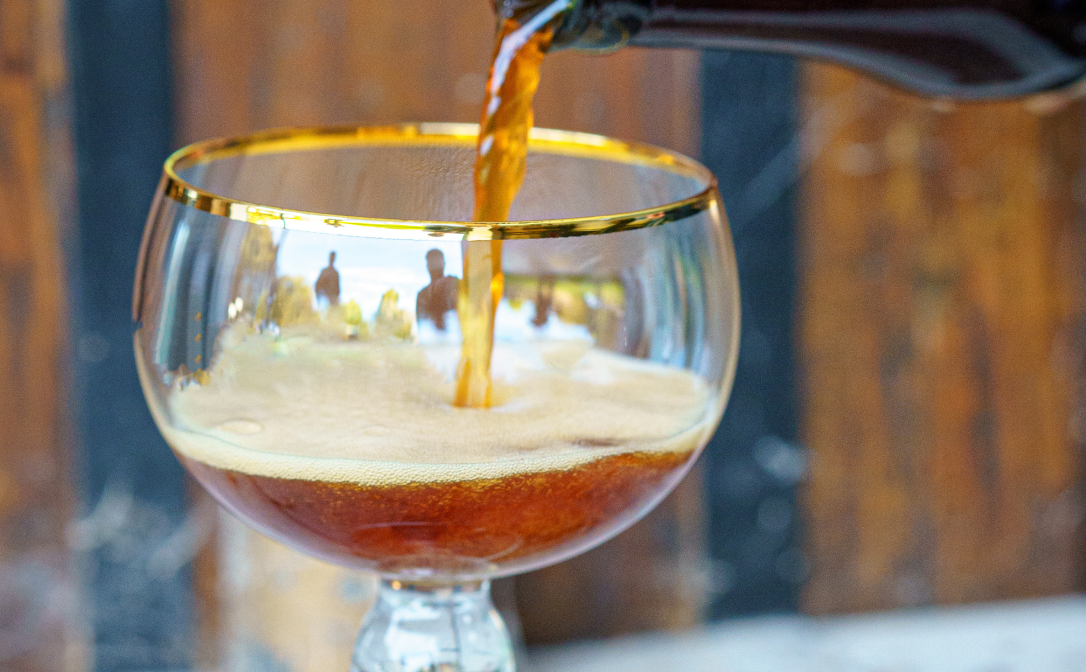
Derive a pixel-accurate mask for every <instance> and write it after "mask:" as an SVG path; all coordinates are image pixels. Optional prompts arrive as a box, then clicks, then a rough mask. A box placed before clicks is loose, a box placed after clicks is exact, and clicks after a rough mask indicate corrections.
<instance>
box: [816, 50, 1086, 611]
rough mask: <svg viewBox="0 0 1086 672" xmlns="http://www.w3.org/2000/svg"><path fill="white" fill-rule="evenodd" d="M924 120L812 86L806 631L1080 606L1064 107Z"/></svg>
mask: <svg viewBox="0 0 1086 672" xmlns="http://www.w3.org/2000/svg"><path fill="white" fill-rule="evenodd" d="M1068 94H1069V95H1068V96H1066V97H1064V96H1061V95H1057V94H1049V95H1045V96H1038V97H1035V98H1033V99H1030V100H1026V101H1021V102H1006V103H985V104H960V105H957V106H955V105H952V104H950V103H946V102H940V101H935V102H933V101H925V100H921V99H919V98H916V97H913V96H909V95H906V94H903V93H901V92H899V91H896V90H894V89H891V88H889V87H887V86H884V85H882V84H879V83H876V82H874V81H872V80H869V79H866V78H863V77H861V76H859V75H856V74H855V73H852V72H848V71H845V70H842V69H839V68H833V67H829V66H810V67H808V68H807V70H806V81H805V84H804V91H803V98H802V100H803V105H804V107H805V121H804V124H805V125H804V143H805V144H804V156H803V161H804V162H805V163H806V166H805V168H806V172H805V179H804V183H803V192H804V199H803V201H802V205H801V208H800V213H799V219H798V221H799V222H800V225H799V226H800V229H799V230H800V234H799V235H800V243H799V244H800V249H799V255H798V258H799V259H800V274H799V277H800V280H799V291H800V297H799V301H798V305H799V306H800V315H799V317H798V327H799V329H798V334H799V335H798V343H797V348H798V351H799V352H798V356H799V359H800V364H801V367H802V376H801V379H800V380H801V381H802V382H801V385H802V389H801V396H800V398H801V399H802V403H803V408H804V410H803V415H802V417H801V427H802V434H803V441H804V443H805V444H806V446H807V447H808V448H809V449H810V451H811V454H812V470H811V475H810V481H809V483H808V486H807V488H806V502H805V504H806V506H805V511H806V516H807V527H806V530H805V535H806V538H807V548H808V555H809V561H810V563H811V575H810V578H809V580H808V582H807V585H806V589H805V607H806V609H807V610H809V611H812V612H816V613H822V612H840V611H862V610H870V609H887V608H892V607H898V606H912V605H921V604H933V603H938V604H946V603H958V602H971V601H978V600H992V599H1008V598H1020V597H1029V596H1038V595H1052V594H1058V593H1062V592H1067V591H1073V590H1081V589H1082V587H1083V578H1084V575H1083V559H1084V557H1083V556H1084V551H1086V545H1084V544H1083V536H1082V533H1083V526H1082V522H1083V516H1084V510H1083V505H1084V502H1083V494H1084V493H1083V471H1082V469H1083V464H1082V446H1083V440H1084V435H1083V431H1084V426H1083V419H1084V416H1083V410H1084V408H1083V401H1084V398H1083V390H1084V387H1083V382H1084V379H1083V355H1084V353H1086V341H1084V336H1086V331H1084V328H1086V323H1084V312H1083V307H1084V301H1086V294H1084V289H1086V283H1084V279H1086V278H1084V274H1083V270H1084V264H1086V245H1084V240H1083V233H1084V232H1083V219H1082V216H1083V209H1082V205H1083V199H1084V196H1086V191H1084V187H1086V181H1084V176H1086V173H1084V172H1083V169H1084V167H1086V163H1084V158H1086V153H1084V149H1086V148H1084V146H1083V142H1084V140H1086V136H1084V134H1083V131H1084V123H1086V117H1084V113H1086V106H1084V105H1083V103H1082V101H1081V100H1079V99H1078V98H1076V97H1074V96H1077V95H1079V92H1068Z"/></svg>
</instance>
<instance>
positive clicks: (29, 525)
mask: <svg viewBox="0 0 1086 672" xmlns="http://www.w3.org/2000/svg"><path fill="white" fill-rule="evenodd" d="M63 19H64V3H63V2H60V1H59V0H0V428H2V431H0V668H2V669H4V670H11V671H12V672H39V671H40V672H46V671H48V670H74V669H79V667H80V663H81V658H80V647H79V644H80V642H79V639H78V637H76V636H74V635H78V632H77V630H76V628H75V625H76V624H75V622H74V619H73V616H74V615H75V613H76V606H77V605H76V601H75V590H74V586H73V585H72V581H73V578H74V577H72V576H71V575H70V571H69V570H70V562H69V559H68V553H67V547H66V545H65V528H66V526H67V524H68V522H69V518H70V516H71V512H72V503H73V501H72V500H73V498H72V490H71V479H70V473H69V469H70V464H69V457H70V453H69V449H70V445H69V439H70V431H69V424H68V418H67V404H66V402H67V398H66V394H65V390H66V387H67V383H68V377H67V374H68V370H67V364H66V361H67V360H66V353H67V339H68V330H67V319H66V305H65V273H64V265H63V260H62V255H61V247H60V246H61V238H62V237H63V236H64V235H65V234H66V233H68V230H67V228H66V226H65V224H64V223H63V222H62V218H64V217H67V216H69V215H70V214H71V213H70V211H69V207H70V204H71V199H70V196H71V193H70V190H71V187H72V183H71V174H72V156H71V147H70V142H69V137H70V136H69V119H68V116H67V114H66V110H65V108H64V105H63V103H64V101H65V100H66V90H67V85H68V82H67V72H66V68H65V64H64V51H63V27H64V24H63Z"/></svg>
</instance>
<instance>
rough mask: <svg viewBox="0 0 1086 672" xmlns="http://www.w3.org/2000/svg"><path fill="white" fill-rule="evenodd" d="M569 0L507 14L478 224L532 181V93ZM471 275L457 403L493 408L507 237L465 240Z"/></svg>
mask: <svg viewBox="0 0 1086 672" xmlns="http://www.w3.org/2000/svg"><path fill="white" fill-rule="evenodd" d="M568 6H569V0H555V1H552V2H549V3H542V7H541V8H540V7H538V6H536V5H535V4H533V5H532V6H531V7H530V8H529V9H526V10H525V11H523V12H520V13H517V14H515V15H514V16H512V17H508V18H505V19H503V20H502V22H501V25H500V26H499V29H498V35H497V39H496V40H495V47H494V56H493V59H492V60H491V65H490V77H489V79H488V80H487V85H486V97H485V98H484V100H483V112H482V120H481V122H480V127H479V143H478V149H477V154H476V158H475V212H474V220H475V221H477V222H502V221H506V220H507V219H508V218H509V209H510V207H511V206H512V205H513V200H514V199H515V198H516V196H517V192H518V191H519V190H520V186H521V183H522V182H523V181H524V169H525V164H526V163H527V154H528V132H529V131H530V130H531V128H532V98H533V97H534V96H535V92H536V89H537V88H538V86H539V68H540V66H541V65H542V63H543V56H544V55H545V54H546V53H547V49H548V48H549V47H550V45H551V39H552V38H553V36H554V29H555V27H556V26H557V24H558V23H559V21H560V20H561V17H562V15H563V13H564V12H565V11H566V9H567V8H568ZM463 256H464V277H463V279H462V280H461V281H460V296H459V298H458V301H457V312H458V314H459V320H460V334H461V343H462V345H461V353H460V364H459V367H458V369H457V381H456V396H455V398H454V400H453V403H454V404H455V405H456V406H461V407H468V408H487V407H489V406H490V402H491V387H492V382H491V377H490V355H491V351H492V350H493V348H494V315H495V313H496V311H497V309H498V303H499V302H500V301H501V298H502V293H503V291H504V277H503V275H502V241H501V239H500V238H499V239H494V240H481V241H470V242H464V243H463Z"/></svg>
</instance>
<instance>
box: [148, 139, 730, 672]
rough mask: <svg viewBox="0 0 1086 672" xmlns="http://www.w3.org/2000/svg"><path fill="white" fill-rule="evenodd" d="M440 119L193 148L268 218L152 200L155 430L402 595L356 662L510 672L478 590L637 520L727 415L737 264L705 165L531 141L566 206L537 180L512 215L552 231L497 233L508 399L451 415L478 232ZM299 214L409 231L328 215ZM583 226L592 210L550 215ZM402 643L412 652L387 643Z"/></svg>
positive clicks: (288, 532)
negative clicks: (291, 141)
mask: <svg viewBox="0 0 1086 672" xmlns="http://www.w3.org/2000/svg"><path fill="white" fill-rule="evenodd" d="M427 129H428V130H427V131H426V132H420V130H419V129H418V128H417V127H411V128H409V129H407V130H405V131H401V132H399V133H398V134H396V133H394V134H393V135H392V136H391V137H388V136H382V135H381V133H382V132H383V133H388V130H387V129H385V130H384V131H381V130H380V129H378V131H375V132H374V133H376V134H377V136H376V137H377V139H378V140H379V141H375V140H374V139H373V138H368V137H367V136H366V135H365V133H364V131H359V132H355V131H352V132H351V133H344V135H343V137H342V138H341V139H339V140H338V141H337V142H333V143H331V144H324V145H321V144H320V143H316V142H308V143H298V144H296V145H294V146H291V147H286V148H284V147H278V148H276V147H275V146H274V143H271V142H268V141H266V140H258V141H252V142H253V144H252V146H251V148H250V150H249V151H248V152H243V153H240V154H239V153H236V152H234V151H221V152H218V153H217V152H216V151H214V149H212V150H211V151H207V150H206V149H205V150H203V151H202V152H201V151H194V152H192V153H191V155H187V154H184V153H182V154H181V158H180V159H178V163H177V170H178V172H179V174H180V175H181V178H183V179H187V180H189V181H190V182H195V183H197V186H199V187H202V188H204V189H207V190H208V191H211V192H217V193H221V194H226V195H227V196H230V197H233V198H236V199H238V200H239V201H240V200H248V201H251V202H255V203H263V204H264V205H261V206H248V205H245V204H244V203H242V204H239V205H238V206H236V207H220V208H219V210H220V211H226V212H230V213H239V212H243V213H245V219H246V221H239V219H232V218H228V217H225V216H221V215H218V214H211V212H208V211H207V210H212V211H214V210H215V208H216V207H218V206H215V205H214V202H213V201H211V200H210V199H205V201H195V202H193V201H191V199H190V200H189V201H188V202H184V201H186V199H187V198H188V196H187V195H186V194H187V193H194V192H185V193H182V195H181V196H175V197H174V198H173V199H171V198H168V197H163V198H160V199H159V201H158V202H157V203H156V206H155V209H154V212H153V213H152V217H151V220H150V221H151V223H150V225H149V227H148V231H147V235H146V240H145V246H144V254H143V256H142V259H141V264H140V275H139V282H138V285H137V290H136V306H135V313H136V318H137V320H138V322H137V325H138V328H137V330H136V334H135V342H136V352H137V359H138V361H139V364H140V370H141V377H142V381H143V384H144V388H145V391H146V393H147V397H148V401H149V404H150V406H151V408H152V411H153V413H154V415H155V419H156V421H157V423H158V425H159V427H160V429H161V430H162V432H163V434H164V435H165V436H166V438H167V440H168V442H169V443H170V445H171V446H172V447H173V449H174V451H175V452H176V453H177V454H178V456H179V458H180V459H181V460H182V462H183V463H184V464H185V465H186V466H187V467H188V469H189V470H190V471H191V472H192V473H193V474H194V475H195V476H196V477H197V478H198V479H199V480H200V482H201V483H202V484H203V485H204V486H205V487H206V488H207V489H208V490H209V491H211V492H212V493H213V494H214V495H215V497H216V498H217V499H218V500H219V501H220V502H221V503H222V504H223V505H224V506H226V507H227V508H228V509H230V510H231V511H233V512H234V513H235V514H237V515H238V516H239V517H240V518H241V519H243V520H245V521H246V522H248V523H249V524H250V525H252V526H254V527H256V528H257V529H259V530H261V531H263V532H265V533H267V534H268V535H270V536H272V537H274V538H276V539H279V540H282V541H283V542H285V543H287V544H289V545H292V546H294V547H296V548H299V549H301V550H303V551H305V552H307V553H309V554H311V555H314V556H316V557H319V558H323V559H326V560H329V561H332V562H335V563H338V564H341V565H344V566H348V567H356V568H359V569H367V570H371V571H375V572H378V573H380V574H381V575H382V577H383V578H384V579H385V584H384V589H383V590H382V592H381V597H380V598H379V599H378V603H377V606H376V607H375V609H374V610H373V612H371V615H370V616H369V617H368V619H367V623H368V625H367V626H366V628H365V629H364V631H363V634H362V636H361V637H360V639H359V644H358V648H357V650H356V660H355V663H356V666H357V669H370V666H369V663H368V662H367V661H371V660H378V659H387V658H388V657H389V656H392V657H395V656H397V655H401V654H402V655H404V656H407V655H409V654H410V655H411V656H416V655H417V656H422V658H420V659H419V660H423V659H425V660H428V661H430V663H428V664H433V665H438V664H442V665H445V664H447V665H455V666H454V667H451V668H449V669H463V670H467V669H480V670H482V669H510V665H511V662H510V659H509V647H508V640H507V637H506V635H505V634H504V629H503V627H502V626H501V624H500V620H498V619H497V617H496V614H495V612H493V610H492V608H491V607H490V606H489V602H488V600H487V597H486V583H485V582H486V580H487V579H489V578H491V577H495V576H502V575H508V574H513V573H516V572H522V571H526V570H529V569H533V568H536V567H540V566H542V565H545V564H549V563H552V562H556V561H558V560H561V559H563V558H566V557H569V556H571V555H573V554H576V553H579V552H581V551H583V550H585V549H587V548H589V547H591V546H593V545H595V544H598V543H600V542H602V541H603V540H605V539H607V538H609V537H610V536H613V535H614V534H616V533H618V532H619V531H621V530H622V529H624V528H625V527H627V526H629V525H630V524H632V523H633V522H634V521H635V520H637V519H638V518H639V517H640V516H642V515H643V514H644V513H645V512H646V511H647V510H648V509H650V508H651V507H652V506H653V505H654V504H655V503H656V502H658V501H659V500H660V499H661V498H662V497H663V496H664V495H665V494H666V493H667V492H668V491H669V490H670V488H671V487H672V486H674V484H675V483H676V482H677V481H678V479H679V478H681V477H682V475H683V474H684V473H685V471H686V469H687V468H688V467H689V465H690V464H691V462H692V461H693V459H694V458H695V457H696V455H697V453H698V451H699V450H700V449H701V447H702V446H703V445H704V443H705V441H706V440H707V439H708V437H709V436H710V434H711V432H712V430H713V429H714V427H715V425H716V423H717V421H718V420H719V417H720V413H721V410H722V408H723V403H724V399H725V397H726V394H727V390H728V387H729V386H730V382H731V374H732V370H733V367H734V358H735V348H736V333H737V327H738V324H737V306H738V299H737V287H736V282H735V266H734V259H733V257H732V251H731V247H730V241H729V239H728V236H727V231H726V228H725V226H724V222H723V220H722V215H721V210H720V207H719V204H718V203H717V201H716V192H715V189H713V188H712V182H711V177H710V176H709V175H708V174H707V173H706V172H705V171H704V169H702V168H700V166H697V164H694V163H693V162H691V161H689V160H687V159H683V158H681V157H675V156H673V155H670V154H666V153H663V152H660V151H658V150H651V149H647V148H637V147H628V146H624V145H620V144H619V143H609V141H605V140H604V139H600V138H591V142H588V141H587V140H588V136H576V135H572V134H570V135H568V136H561V137H559V138H557V139H552V140H551V141H549V142H548V141H541V140H537V141H536V142H535V143H534V144H533V146H532V153H531V154H530V157H529V171H528V180H527V182H526V183H527V184H544V185H548V187H549V190H548V191H542V192H540V191H536V192H534V193H533V192H532V190H531V189H526V193H525V194H523V195H522V197H521V198H520V199H519V200H518V201H517V206H516V207H515V208H514V213H513V214H514V216H515V217H517V218H518V219H519V220H521V221H536V222H542V223H541V224H538V225H535V224H533V225H524V226H520V227H519V228H518V225H517V224H515V223H511V224H506V225H501V226H499V227H497V228H496V229H495V230H493V231H491V232H490V233H488V234H487V235H496V234H497V235H502V236H505V237H506V238H507V240H506V241H505V245H504V248H505V249H504V252H503V255H504V261H503V263H504V269H505V284H504V289H503V294H502V296H501V301H500V304H499V306H498V310H497V314H496V320H495V348H494V353H493V358H492V370H491V374H492V376H493V379H494V388H493V398H494V402H495V403H494V406H493V407H492V408H490V409H476V408H460V407H456V406H454V405H453V404H452V399H453V395H454V387H455V382H456V381H455V374H456V367H457V364H458V361H459V357H460V335H459V329H458V328H457V313H456V304H457V293H458V283H459V281H458V279H457V278H458V276H459V275H460V274H461V272H462V258H461V254H462V245H461V241H463V240H464V239H465V237H466V236H474V235H479V234H480V231H479V230H475V229H472V228H470V227H467V226H464V225H458V224H456V222H457V221H458V220H460V219H462V218H463V217H464V216H465V215H464V206H465V202H464V201H463V200H461V197H460V195H461V194H462V195H463V197H464V198H465V199H467V201H468V202H467V203H466V205H467V207H468V208H470V189H465V188H464V182H465V181H467V182H468V184H470V171H471V167H472V158H473V143H474V137H475V136H474V129H473V128H467V129H462V128H460V127H437V128H436V129H435V127H432V126H430V127H427ZM325 142H326V143H327V142H328V141H327V140H325ZM262 143H264V144H262ZM265 144H266V145H271V146H265ZM273 150H277V151H273ZM288 150H289V151H288ZM190 157H192V158H190ZM434 166H439V167H440V168H441V170H435V169H434ZM420 174H424V175H426V176H427V178H426V179H425V180H420V179H419V178H418V175H420ZM268 175H275V176H277V177H276V179H275V180H272V181H270V180H268V179H266V178H267V176H268ZM327 175H336V176H337V179H336V180H327V179H318V177H320V176H327ZM271 184H274V188H273V187H272V186H269V185H271ZM556 195H560V196H561V198H557V197H556ZM178 201H182V202H178ZM183 202H184V203H183ZM197 206H201V207H203V209H201V207H197ZM291 207H293V208H297V209H298V210H299V211H306V212H320V211H326V212H346V213H352V212H356V213H359V214H367V215H371V216H385V217H388V218H390V219H392V218H395V219H397V220H399V221H398V222H387V221H386V222H377V221H368V222H354V223H350V222H347V223H345V222H344V220H345V219H346V216H339V217H337V218H335V219H332V218H327V217H326V218H325V219H324V220H322V221H319V222H316V223H310V222H308V221H307V220H305V219H304V216H303V215H302V214H299V213H294V212H291V211H285V210H286V209H287V208H291ZM276 208H281V209H283V210H280V211H277V210H276ZM631 211H632V212H633V214H628V215H621V216H615V217H603V218H601V219H592V217H594V216H599V215H609V214H611V213H629V212H631ZM254 213H255V214H254ZM269 213H271V214H269ZM468 214H470V212H469V213H468ZM569 216H581V217H582V219H580V220H577V221H576V222H569V221H567V222H560V223H557V224H555V225H553V226H552V225H551V224H550V223H549V222H548V220H552V219H553V218H555V217H569ZM239 217H240V215H239ZM321 217H324V216H321ZM438 220H444V221H445V222H446V223H445V224H434V223H432V222H435V221H438ZM669 220H671V221H669ZM412 222H419V223H417V224H413V223H412ZM428 222H429V223H428ZM647 224H657V225H658V224H663V225H662V226H647ZM495 232H496V234H495ZM587 234H592V235H587ZM331 250H335V251H334V252H332V251H331ZM412 297H414V298H415V303H414V306H413V310H412V306H411V304H410V300H411V298H412ZM420 604H421V605H424V606H426V608H427V609H429V610H430V611H428V612H426V613H431V614H438V615H440V614H446V615H447V618H446V617H445V616H441V617H438V616H434V617H432V618H429V620H427V619H426V618H423V617H421V616H419V613H421V612H418V610H417V609H416V610H415V611H412V609H414V607H411V605H415V606H416V607H417V606H418V605H420ZM410 614H415V615H414V616H410ZM461 617H463V618H465V619H467V620H466V621H464V622H463V623H460V622H458V621H457V620H456V619H458V618H461ZM413 618H414V619H415V620H412V619H413ZM418 619H422V620H421V621H420V620H418ZM450 619H451V620H450ZM469 622H470V623H469ZM450 624H452V625H450ZM450 627H451V628H452V630H449V628H450ZM397 628H400V629H401V630H397ZM403 628H406V629H407V630H410V631H411V632H412V633H414V634H413V635H412V637H415V639H411V638H407V639H403V638H399V639H398V638H397V636H393V635H394V633H396V632H407V630H402V629H403ZM465 632H470V633H472V634H471V637H469V638H468V639H463V638H462V637H461V635H463V633H465ZM419 633H423V634H419ZM450 633H452V634H450ZM456 633H460V635H456ZM454 635H456V636H454ZM418 637H422V639H418ZM449 637H452V638H453V639H452V640H449V639H448V638H449ZM409 640H410V642H413V643H410V644H409V643H407V642H408V641H409ZM468 640H470V642H475V644H471V643H470V642H469V641H468ZM449 641H452V642H453V643H452V644H449V643H448V642H449ZM442 642H445V643H442ZM375 647H376V648H375ZM388 647H392V648H393V649H396V650H395V651H390V650H389V648H388ZM397 647H400V648H397ZM450 647H451V648H450ZM427 652H429V653H427ZM442 652H444V653H442ZM426 656H429V658H427V657H426ZM443 661H444V662H443ZM472 661H475V662H472ZM404 669H430V668H427V667H426V666H425V665H422V664H421V663H420V664H419V666H417V667H409V668H404Z"/></svg>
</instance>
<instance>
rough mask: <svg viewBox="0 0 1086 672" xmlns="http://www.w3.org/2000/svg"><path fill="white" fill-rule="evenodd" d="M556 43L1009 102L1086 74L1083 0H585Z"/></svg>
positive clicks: (579, 2) (1085, 7) (579, 0)
mask: <svg viewBox="0 0 1086 672" xmlns="http://www.w3.org/2000/svg"><path fill="white" fill-rule="evenodd" d="M554 43H555V47H554V48H563V47H572V48H575V49H579V50H588V51H601V50H604V51H606V50H613V49H617V48H620V47H622V46H625V45H626V44H631V45H635V46H649V47H655V46H659V47H695V48H723V49H737V50H746V51H767V52H777V53H787V54H792V55H796V56H807V57H812V58H820V59H824V60H829V61H834V62H837V63H841V64H844V65H849V66H852V67H855V68H858V69H860V70H863V71H865V72H867V73H869V74H872V75H874V76H876V77H881V78H883V79H887V80H890V81H892V82H894V83H896V84H898V85H901V86H903V87H905V88H908V89H912V90H914V91H917V92H920V93H923V94H928V95H938V96H949V97H953V98H962V99H984V98H1006V97H1013V96H1018V95H1023V94H1027V93H1033V92H1037V91H1043V90H1045V89H1050V88H1054V87H1058V86H1061V85H1064V84H1067V83H1069V82H1072V81H1075V80H1077V79H1079V78H1081V77H1082V76H1083V74H1084V73H1086V2H1084V1H1083V0H1069V1H1066V0H820V1H819V2H814V1H813V0H575V3H574V6H573V8H572V9H571V11H570V13H569V15H568V16H567V18H566V20H565V22H564V23H563V24H562V26H561V27H560V28H559V29H558V31H557V34H556V36H555V42H554Z"/></svg>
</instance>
